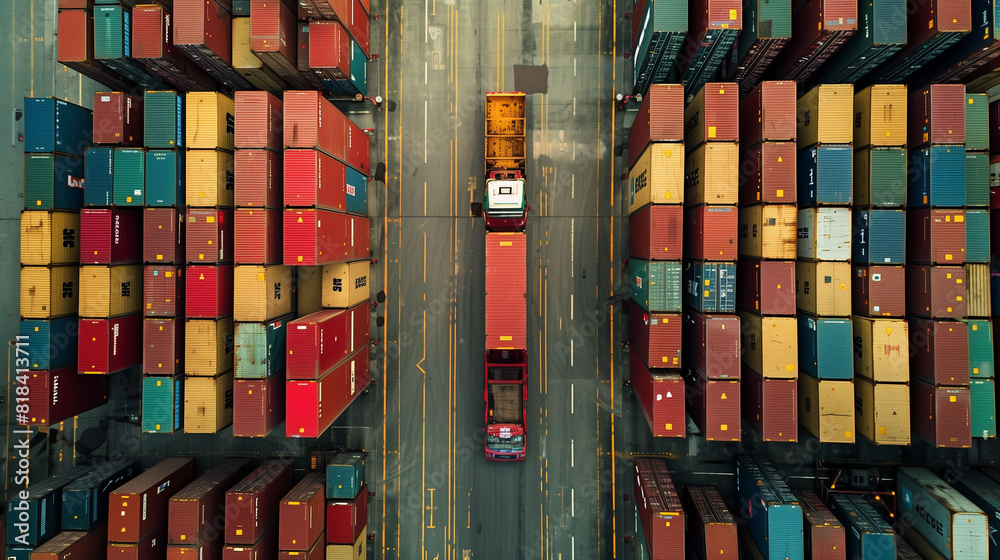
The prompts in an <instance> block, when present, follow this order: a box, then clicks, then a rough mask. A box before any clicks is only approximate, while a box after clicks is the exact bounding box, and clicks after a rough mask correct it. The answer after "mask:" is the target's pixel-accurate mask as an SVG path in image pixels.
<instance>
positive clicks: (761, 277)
mask: <svg viewBox="0 0 1000 560" xmlns="http://www.w3.org/2000/svg"><path fill="white" fill-rule="evenodd" d="M736 281H737V283H738V284H737V289H736V305H737V307H739V308H740V309H745V310H747V311H751V312H754V313H760V314H762V315H794V314H795V261H765V260H759V259H747V258H741V259H740V260H739V261H738V262H737V263H736Z"/></svg>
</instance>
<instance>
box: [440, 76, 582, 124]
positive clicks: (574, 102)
mask: <svg viewBox="0 0 1000 560" xmlns="http://www.w3.org/2000/svg"><path fill="white" fill-rule="evenodd" d="M424 83H425V84H426V83H427V82H426V81H425V82H424ZM573 116H574V117H575V116H576V98H575V97H574V98H573Z"/></svg>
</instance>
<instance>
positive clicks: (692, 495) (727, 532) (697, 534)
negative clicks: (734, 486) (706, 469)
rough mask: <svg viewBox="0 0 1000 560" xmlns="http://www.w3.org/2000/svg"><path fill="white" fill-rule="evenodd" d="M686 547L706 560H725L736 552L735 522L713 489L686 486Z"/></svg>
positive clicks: (715, 489)
mask: <svg viewBox="0 0 1000 560" xmlns="http://www.w3.org/2000/svg"><path fill="white" fill-rule="evenodd" d="M687 492H688V508H687V511H688V512H689V513H690V515H691V517H690V521H691V523H690V525H689V527H690V535H691V542H690V544H689V546H690V547H691V548H693V549H694V550H695V551H696V553H697V554H698V556H699V557H700V558H704V559H705V560H728V558H730V557H731V556H732V555H735V554H734V553H735V552H737V551H738V549H739V543H738V541H737V537H736V519H735V518H734V517H733V514H732V513H730V511H729V508H728V507H727V506H726V502H725V500H724V499H723V498H722V494H720V493H719V490H718V488H716V487H715V486H688V487H687Z"/></svg>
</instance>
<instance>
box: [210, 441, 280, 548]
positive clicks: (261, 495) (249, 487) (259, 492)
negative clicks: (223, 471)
mask: <svg viewBox="0 0 1000 560" xmlns="http://www.w3.org/2000/svg"><path fill="white" fill-rule="evenodd" d="M291 487H292V460H291V459H269V460H267V461H264V463H263V464H261V465H260V466H259V467H257V469H256V470H254V471H253V472H251V473H250V474H249V475H247V476H246V477H245V478H244V479H243V480H241V481H240V482H238V483H236V484H235V485H234V486H233V487H232V488H230V489H229V490H228V491H226V542H227V543H228V544H230V545H234V544H237V545H239V544H242V545H252V544H254V543H256V542H257V540H258V539H260V538H261V536H263V534H264V532H265V531H267V530H268V527H269V526H270V525H271V524H272V523H273V521H274V517H275V516H274V512H275V510H277V509H278V504H279V503H280V502H281V497H282V496H284V495H285V494H286V493H287V492H288V490H289V489H291Z"/></svg>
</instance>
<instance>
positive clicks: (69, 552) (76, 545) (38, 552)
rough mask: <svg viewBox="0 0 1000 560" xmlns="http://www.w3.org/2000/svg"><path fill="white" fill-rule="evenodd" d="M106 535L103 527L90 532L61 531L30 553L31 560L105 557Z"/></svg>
mask: <svg viewBox="0 0 1000 560" xmlns="http://www.w3.org/2000/svg"><path fill="white" fill-rule="evenodd" d="M106 546H107V533H106V531H105V528H104V525H101V526H100V527H97V528H96V529H94V530H92V531H90V532H83V531H63V532H61V533H59V534H57V535H56V536H54V537H52V538H51V539H49V540H48V541H46V543H45V544H43V545H41V546H39V547H37V548H35V549H34V550H33V551H32V552H31V558H32V559H33V560H68V559H69V558H74V557H75V558H101V557H103V556H106V551H105V547H106Z"/></svg>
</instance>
